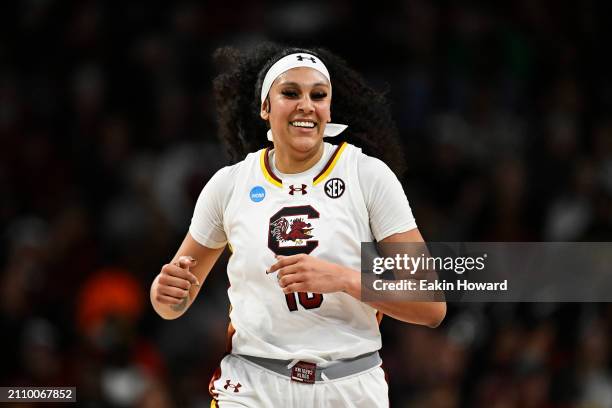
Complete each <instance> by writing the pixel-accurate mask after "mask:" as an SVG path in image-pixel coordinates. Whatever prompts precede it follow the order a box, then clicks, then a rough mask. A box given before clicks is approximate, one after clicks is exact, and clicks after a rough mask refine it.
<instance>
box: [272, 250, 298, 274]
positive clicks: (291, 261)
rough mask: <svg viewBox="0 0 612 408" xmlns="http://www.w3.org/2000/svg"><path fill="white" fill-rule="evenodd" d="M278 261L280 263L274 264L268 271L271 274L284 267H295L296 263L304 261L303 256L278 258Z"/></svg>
mask: <svg viewBox="0 0 612 408" xmlns="http://www.w3.org/2000/svg"><path fill="white" fill-rule="evenodd" d="M276 259H277V260H278V261H276V263H274V264H273V265H272V266H271V267H270V269H268V271H269V272H274V271H277V270H278V269H280V268H282V267H284V266H288V265H293V264H294V263H297V262H298V261H299V260H300V259H302V254H298V255H291V256H277V257H276Z"/></svg>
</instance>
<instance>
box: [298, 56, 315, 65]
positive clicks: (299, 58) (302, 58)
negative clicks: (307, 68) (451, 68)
mask: <svg viewBox="0 0 612 408" xmlns="http://www.w3.org/2000/svg"><path fill="white" fill-rule="evenodd" d="M297 59H298V61H304V57H303V56H301V55H297ZM306 59H309V60H311V61H312V63H313V64H316V63H317V60H316V59H314V57H306Z"/></svg>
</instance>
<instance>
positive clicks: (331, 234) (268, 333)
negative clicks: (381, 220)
mask: <svg viewBox="0 0 612 408" xmlns="http://www.w3.org/2000/svg"><path fill="white" fill-rule="evenodd" d="M325 147H326V149H327V150H328V151H329V150H330V149H332V150H334V152H333V154H332V156H331V158H330V159H329V160H328V161H327V163H326V164H325V166H324V168H323V169H322V170H321V171H320V172H319V174H313V173H311V172H308V171H307V172H304V173H301V174H298V175H283V176H282V177H283V178H284V179H281V178H280V177H279V175H278V174H275V173H274V172H273V170H272V169H271V166H270V162H269V151H268V149H263V150H260V151H259V152H256V153H251V154H249V155H248V156H247V157H246V158H245V160H244V161H242V162H241V163H239V164H238V165H237V166H239V168H238V169H237V171H236V173H235V174H236V178H235V180H236V181H235V186H234V190H233V192H232V194H231V199H230V200H229V204H228V205H227V207H226V208H225V211H224V213H223V222H224V230H225V232H226V234H227V239H228V241H229V244H230V248H231V249H232V256H231V257H230V259H229V262H228V267H227V269H228V276H229V281H230V288H229V289H228V295H229V299H230V303H231V305H232V310H231V313H230V318H231V325H232V326H233V329H235V333H234V335H233V336H232V353H236V354H246V355H251V356H260V357H267V358H276V359H300V360H309V361H312V362H316V363H322V364H325V363H326V362H329V361H332V360H337V359H342V358H350V357H355V356H357V355H360V354H363V353H366V352H370V351H374V350H378V349H379V348H380V347H381V339H380V332H379V329H378V320H377V311H376V310H375V309H374V308H372V307H370V306H369V305H367V304H365V303H362V302H360V301H359V300H357V299H355V298H353V297H351V296H350V295H347V294H345V293H330V294H313V293H299V294H298V293H294V294H291V295H285V294H284V293H283V292H282V289H281V288H280V286H279V285H278V282H277V279H276V274H267V273H266V270H267V269H268V268H269V267H270V266H271V265H272V264H274V263H275V262H276V259H275V257H274V256H275V255H276V254H278V255H293V254H300V253H305V254H310V255H312V256H315V257H319V258H321V259H324V260H327V261H330V262H334V263H338V264H342V265H345V266H347V267H349V268H352V269H355V270H357V271H359V270H360V268H361V246H360V244H361V242H362V241H372V240H373V236H372V233H371V231H370V226H369V218H368V212H367V209H366V206H365V203H364V199H363V196H362V192H361V189H360V186H359V179H358V174H357V160H358V157H359V155H360V154H362V153H361V149H359V148H356V147H355V146H352V145H350V144H347V143H343V144H341V145H340V146H333V145H329V144H326V146H325ZM231 331H232V328H231V327H230V332H231Z"/></svg>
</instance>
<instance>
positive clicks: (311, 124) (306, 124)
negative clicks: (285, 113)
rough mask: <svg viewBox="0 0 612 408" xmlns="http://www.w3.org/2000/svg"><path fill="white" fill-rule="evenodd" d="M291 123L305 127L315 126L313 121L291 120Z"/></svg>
mask: <svg viewBox="0 0 612 408" xmlns="http://www.w3.org/2000/svg"><path fill="white" fill-rule="evenodd" d="M291 125H293V126H295V127H305V128H313V127H315V124H314V122H291Z"/></svg>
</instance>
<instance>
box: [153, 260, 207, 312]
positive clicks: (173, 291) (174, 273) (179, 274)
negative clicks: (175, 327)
mask: <svg viewBox="0 0 612 408" xmlns="http://www.w3.org/2000/svg"><path fill="white" fill-rule="evenodd" d="M196 264H197V261H196V260H195V259H193V258H192V257H190V256H181V257H180V258H179V259H178V262H176V263H174V264H166V265H164V266H163V267H162V269H161V272H160V273H159V276H158V280H157V285H156V286H155V287H154V289H153V293H152V295H153V297H154V299H155V300H156V301H157V302H159V303H161V304H166V305H170V306H177V305H186V303H187V301H188V300H189V289H190V288H191V285H195V286H200V282H199V281H198V278H196V276H195V275H194V274H193V273H191V271H190V270H189V269H190V268H192V267H194V266H195V265H196ZM173 309H174V307H173Z"/></svg>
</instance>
